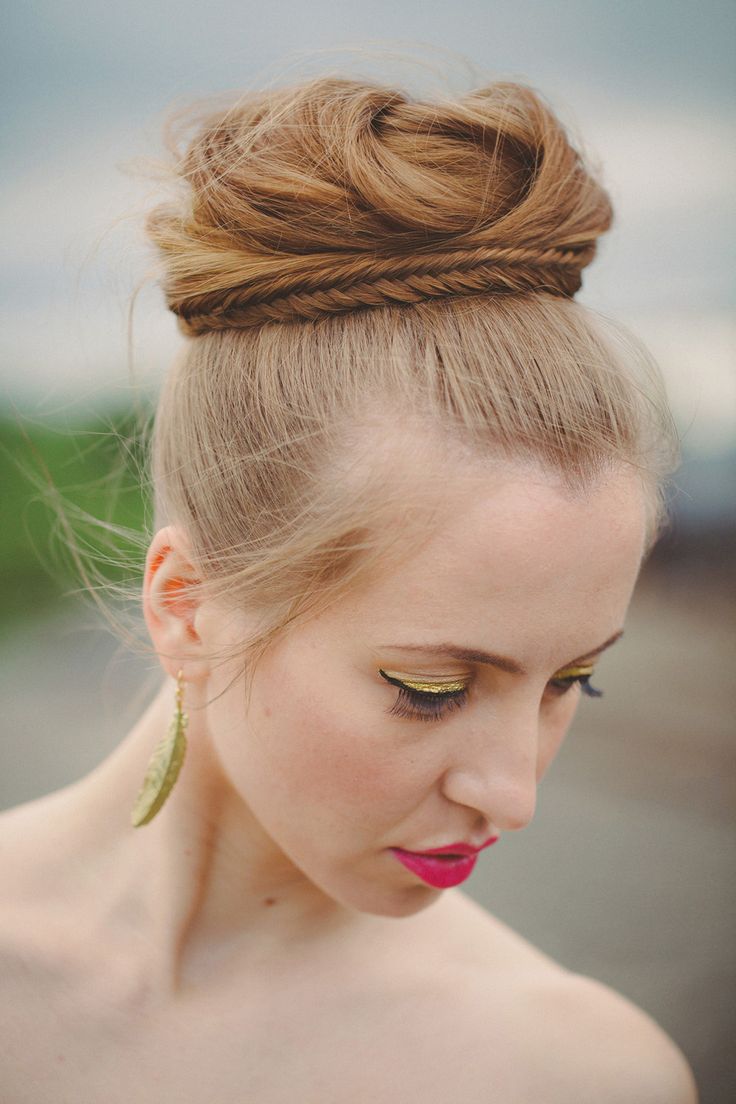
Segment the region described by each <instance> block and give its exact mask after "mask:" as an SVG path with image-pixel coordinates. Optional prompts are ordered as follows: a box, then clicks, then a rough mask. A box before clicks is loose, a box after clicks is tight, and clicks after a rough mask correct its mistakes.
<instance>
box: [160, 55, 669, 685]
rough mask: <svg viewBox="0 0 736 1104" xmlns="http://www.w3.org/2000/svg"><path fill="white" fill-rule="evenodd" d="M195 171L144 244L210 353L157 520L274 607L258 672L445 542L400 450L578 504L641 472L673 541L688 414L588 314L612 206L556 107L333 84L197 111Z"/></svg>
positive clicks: (187, 357)
mask: <svg viewBox="0 0 736 1104" xmlns="http://www.w3.org/2000/svg"><path fill="white" fill-rule="evenodd" d="M172 153H173V169H174V175H175V178H176V181H177V182H178V184H177V192H176V195H175V198H174V200H173V201H171V202H167V203H165V204H163V205H161V206H159V207H157V208H156V209H155V210H153V211H152V212H151V213H150V215H149V218H148V221H147V229H148V233H149V235H150V238H151V240H152V241H153V243H154V244H155V246H156V248H157V250H158V253H159V256H160V258H161V263H162V283H163V287H164V290H165V294H166V298H167V302H168V305H169V307H170V308H171V309H172V310H173V311H174V312H175V313H176V315H177V318H178V322H179V326H180V328H181V330H182V332H183V333H185V334H186V335H188V337H189V338H190V339H191V340H190V341H189V342H188V348H187V349H186V351H185V354H184V356H183V357H182V358H181V359H180V360H179V362H178V363H177V364H176V365H175V367H174V368H173V369H172V370H171V372H170V373H169V376H168V378H167V379H166V381H165V384H164V387H163V390H162V392H161V395H160V398H159V403H158V408H157V411H156V416H155V423H154V430H153V439H152V474H153V486H154V495H155V499H154V510H155V517H154V525H155V528H158V527H160V526H161V525H163V524H166V523H174V524H176V525H178V526H180V527H181V529H182V530H183V532H184V533H185V534H186V536H187V538H188V540H189V543H190V546H191V551H192V555H193V560H194V563H195V565H196V567H197V569H198V571H199V572H200V583H199V585H200V586H201V588H202V594H203V596H206V597H211V598H212V599H214V600H216V601H219V600H223V601H226V602H227V603H228V605H230V606H231V607H233V608H241V609H244V610H259V611H262V612H263V620H262V622H261V624H260V628H259V631H258V633H257V635H256V636H254V637H252V638H251V639H249V641H248V642H247V652H248V654H249V656H250V659H251V660H252V662H253V663H254V664H255V663H257V660H258V658H259V657H260V656H261V655H262V654H263V652H264V651H265V650H266V649H267V648H268V646H269V645H270V643H271V642H272V641H274V640H275V639H276V637H277V636H278V635H279V634H280V633H282V632H284V631H285V630H286V629H287V628H288V627H289V626H290V625H293V624H295V623H296V622H298V621H299V620H300V619H301V618H304V617H308V616H311V615H314V614H315V613H316V612H318V611H319V610H321V609H323V608H325V607H326V605H327V604H329V603H330V602H331V601H332V600H334V599H335V598H336V597H338V596H339V595H340V594H343V593H346V592H347V591H348V590H349V589H350V588H352V587H355V586H356V585H358V584H359V582H360V581H361V580H363V579H367V578H368V577H369V575H370V572H371V570H372V569H374V568H376V567H379V568H380V567H381V566H383V567H385V565H386V563H387V562H388V560H387V556H389V555H390V554H392V552H393V551H396V552H397V553H399V554H401V553H402V551H405V550H406V548H407V547H408V545H407V543H406V540H405V536H406V533H408V532H409V531H411V532H412V533H416V534H421V533H427V532H428V531H429V530H428V528H427V525H428V524H429V521H428V519H431V516H432V494H431V492H430V493H429V494H427V495H425V494H423V493H421V492H420V491H419V490H416V489H411V488H409V489H408V491H407V487H406V485H404V484H402V481H401V479H400V478H399V477H397V474H396V472H397V469H396V467H395V466H394V457H393V453H392V450H391V448H390V447H388V448H386V449H384V450H381V449H377V448H376V447H375V445H376V441H380V440H381V434H382V433H383V435H384V440H383V443H384V444H386V445H388V446H390V445H391V442H392V441H396V442H399V441H400V440H403V439H404V437H405V434H404V432H403V431H404V430H405V429H408V427H409V426H412V427H416V429H417V430H418V431H419V434H418V436H419V437H421V435H422V432H424V433H425V434H426V440H428V441H429V443H430V448H429V449H428V450H427V455H428V456H429V455H430V454H431V455H433V456H436V457H443V456H445V455H450V454H452V452H453V450H455V453H456V454H457V455H461V456H463V457H465V458H467V462H468V464H470V463H471V462H472V458H473V457H474V456H477V457H478V458H483V457H489V458H492V457H494V456H498V455H504V456H508V457H512V458H516V459H529V460H533V461H539V462H542V463H543V464H545V465H546V466H548V467H551V468H552V469H554V470H555V471H556V472H558V473H559V474H560V476H561V478H562V479H563V480H564V481H565V483H566V484H567V485H568V486H569V487H576V486H580V485H581V483H587V481H588V480H590V479H591V478H593V477H594V476H596V475H597V474H599V473H601V472H602V471H604V470H606V469H608V468H610V467H611V466H615V465H618V464H624V465H632V466H634V467H635V468H636V469H637V470H638V471H639V472H640V473H641V477H642V480H643V481H644V483H645V485H646V486H647V488H648V489H649V495H650V501H651V510H650V543H651V542H653V540H654V538H655V536H656V533H657V530H658V527H659V526H660V525H661V522H662V519H663V517H664V510H663V497H662V493H661V488H662V485H663V481H664V479H665V477H666V476H667V475H668V474H669V473H670V472H671V471H672V470H673V467H674V463H675V457H676V441H675V434H674V429H673V425H672V419H671V416H670V413H669V410H668V407H667V403H666V399H665V396H664V391H663V387H662V383H661V380H660V377H659V374H658V370H657V368H656V366H655V365H654V364H653V362H652V360H651V358H650V357H649V355H648V354H647V352H646V350H645V349H644V348H643V347H642V346H641V345H640V344H639V343H638V342H637V341H636V339H635V338H633V337H632V335H630V334H629V333H628V332H626V331H625V330H624V329H623V328H622V327H620V326H618V325H616V324H614V323H612V322H611V321H610V320H608V319H605V318H604V317H603V316H601V315H599V314H596V313H594V312H592V311H591V310H589V309H586V308H584V307H583V306H582V305H581V304H579V303H577V302H575V301H574V300H573V296H574V294H575V292H576V291H577V290H578V289H579V287H580V284H581V272H582V269H583V268H584V267H585V266H586V265H587V264H588V263H589V262H590V261H591V260H592V258H593V256H594V254H595V250H596V242H597V238H598V237H599V235H600V234H602V233H603V232H604V231H605V230H606V229H607V228H608V227H609V225H610V223H611V205H610V202H609V199H608V196H607V194H606V192H605V190H604V189H603V187H602V186H601V184H600V183H599V182H598V180H597V179H596V178H595V175H594V174H593V172H592V170H591V169H590V168H589V167H587V166H586V165H585V163H584V161H583V158H582V155H581V154H580V153H579V152H578V151H577V150H576V149H575V148H574V146H573V144H572V143H571V141H570V139H569V138H568V136H567V134H566V132H565V130H564V128H563V126H562V124H561V123H560V121H559V120H558V119H557V118H556V116H555V114H554V113H553V112H552V110H551V109H550V108H549V107H548V106H547V105H546V104H545V102H544V101H543V99H542V97H541V96H540V95H539V94H538V93H537V92H536V91H534V90H533V89H531V88H530V87H527V86H525V85H522V84H519V83H514V82H506V81H498V82H494V83H490V84H488V85H487V86H485V87H482V88H479V89H477V90H475V91H473V92H470V93H468V94H466V95H464V96H462V97H460V98H456V99H447V100H435V101H433V102H421V101H418V100H416V99H413V98H411V97H410V96H409V95H408V94H406V93H405V92H402V91H401V90H399V89H397V88H395V87H387V86H384V85H381V84H376V83H373V82H370V81H365V80H353V79H347V78H338V77H318V78H315V79H311V80H307V81H304V82H303V83H300V84H298V85H291V86H288V87H285V88H280V89H272V90H269V91H265V92H256V93H250V94H247V95H245V96H242V97H240V98H239V99H238V100H237V101H236V102H234V103H233V104H231V105H229V106H227V107H225V108H220V109H218V110H217V111H212V110H211V109H210V110H209V111H206V112H205V113H204V115H201V114H200V115H199V117H198V119H197V125H196V129H195V131H194V134H193V135H190V136H189V137H188V139H187V140H186V144H185V148H184V149H179V148H177V147H176V145H173V146H172ZM407 439H408V437H407ZM437 462H438V463H439V462H440V460H439V459H438V461H437ZM435 493H436V487H435ZM399 516H403V517H404V518H405V519H407V518H408V520H409V525H408V528H407V529H406V530H405V532H404V535H403V536H401V535H400V534H399V531H398V530H397V527H396V519H397V518H398V517H399Z"/></svg>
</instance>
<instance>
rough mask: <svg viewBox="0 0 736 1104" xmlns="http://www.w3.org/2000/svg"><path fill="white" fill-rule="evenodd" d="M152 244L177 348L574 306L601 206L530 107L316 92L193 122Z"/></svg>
mask: <svg viewBox="0 0 736 1104" xmlns="http://www.w3.org/2000/svg"><path fill="white" fill-rule="evenodd" d="M176 172H177V174H178V176H179V177H180V179H181V181H182V182H183V183H184V185H185V188H184V190H183V192H182V196H181V199H180V201H179V202H178V203H172V204H165V205H162V206H159V207H157V208H156V209H154V210H153V211H152V212H151V214H150V215H149V217H148V222H147V229H148V232H149V234H150V237H151V239H152V241H153V242H154V244H155V246H156V247H157V249H158V250H159V251H160V255H161V257H162V260H163V263H164V270H165V271H164V279H163V285H164V290H165V294H166V298H167V302H168V306H169V308H170V309H171V310H172V311H173V312H174V313H175V314H176V315H177V316H178V319H179V325H180V328H181V329H182V330H183V332H184V333H186V334H188V335H191V336H195V335H198V334H204V333H207V332H210V331H214V330H223V329H245V328H248V327H252V326H258V325H261V324H263V323H266V322H277V321H284V320H297V319H312V320H314V319H317V318H319V317H321V316H324V315H326V314H334V313H339V312H343V311H353V310H358V309H361V308H374V307H380V306H383V305H388V304H390V305H399V304H412V303H416V302H418V301H421V300H427V299H433V298H439V297H445V296H465V295H478V294H482V293H486V292H487V293H500V294H504V293H531V292H536V291H543V292H547V293H549V294H551V295H554V296H560V297H566V298H571V297H572V296H574V294H575V293H576V292H577V291H578V289H579V288H580V286H581V279H582V277H581V273H582V270H583V268H584V267H585V266H586V265H587V264H589V263H590V261H591V260H592V258H593V256H594V254H595V250H596V242H597V239H598V236H599V235H600V234H602V233H603V232H604V231H605V230H606V229H607V228H608V227H609V225H610V223H611V217H612V214H611V205H610V202H609V199H608V196H607V194H606V192H605V190H604V189H603V187H602V186H601V185H600V183H599V182H598V181H597V180H596V179H595V177H594V175H593V174H592V172H591V171H590V170H589V168H587V167H586V165H585V163H584V161H583V159H582V156H581V154H580V153H579V152H578V151H577V150H576V149H575V148H574V146H573V145H572V144H571V142H570V140H569V139H568V136H567V134H566V132H565V129H564V128H563V126H562V124H561V123H560V122H559V120H558V119H557V118H556V116H555V115H554V113H553V112H552V111H551V110H550V109H549V107H547V106H546V104H545V103H544V101H543V99H542V98H541V97H540V95H539V94H538V93H537V92H535V91H534V90H533V89H532V88H530V87H527V86H525V85H522V84H518V83H514V82H507V81H498V82H495V83H491V84H489V85H487V86H486V87H483V88H479V89H477V90H476V91H473V92H470V93H467V94H465V95H464V96H463V97H462V98H461V99H459V100H457V101H450V100H448V101H441V102H431V103H430V102H420V101H417V100H415V99H412V98H410V97H409V96H408V95H406V94H404V93H403V92H401V91H398V90H395V89H392V88H389V87H383V86H378V85H375V84H371V83H366V82H365V81H358V80H352V79H347V78H337V77H321V78H318V79H313V80H310V81H307V82H306V83H303V84H300V85H298V86H290V87H287V88H281V89H275V90H268V91H266V92H263V91H260V92H255V93H249V94H246V95H245V96H244V97H241V98H240V99H239V100H238V101H237V102H236V103H235V104H234V105H232V106H230V107H228V108H225V109H220V110H218V111H216V112H211V113H209V114H208V115H206V116H205V117H204V118H203V119H200V125H199V127H198V129H197V130H196V132H195V133H194V135H193V137H190V138H189V140H188V144H187V146H186V148H185V149H184V151H183V152H180V153H179V154H178V162H177V166H176Z"/></svg>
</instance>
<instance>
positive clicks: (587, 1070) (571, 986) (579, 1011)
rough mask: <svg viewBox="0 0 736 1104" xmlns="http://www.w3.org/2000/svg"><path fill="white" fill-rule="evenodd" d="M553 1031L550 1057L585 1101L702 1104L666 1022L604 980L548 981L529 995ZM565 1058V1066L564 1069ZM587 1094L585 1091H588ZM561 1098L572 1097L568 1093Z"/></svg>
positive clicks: (533, 1009)
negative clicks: (650, 1013) (656, 1017)
mask: <svg viewBox="0 0 736 1104" xmlns="http://www.w3.org/2000/svg"><path fill="white" fill-rule="evenodd" d="M526 1000H527V1002H528V1004H529V1011H530V1013H531V1014H532V1017H533V1019H534V1020H535V1021H536V1022H537V1023H538V1024H540V1025H544V1027H545V1032H544V1035H545V1041H544V1052H543V1053H544V1055H545V1056H546V1057H547V1058H548V1059H549V1068H550V1069H553V1068H557V1069H558V1071H559V1072H558V1076H559V1077H560V1079H561V1081H564V1080H565V1078H566V1077H569V1081H568V1085H567V1090H568V1092H571V1091H572V1090H573V1088H574V1089H575V1091H576V1092H577V1093H579V1094H580V1098H581V1099H590V1100H592V1099H595V1100H597V1101H599V1102H600V1104H632V1102H634V1101H635V1102H636V1104H697V1102H698V1094H697V1089H696V1086H695V1080H694V1078H693V1074H692V1071H691V1069H690V1066H689V1064H688V1062H687V1059H686V1058H685V1056H684V1054H683V1053H682V1051H681V1050H680V1048H679V1047H678V1046H677V1045H676V1043H674V1041H673V1040H672V1039H671V1038H670V1037H669V1036H668V1035H667V1034H666V1033H665V1032H664V1031H663V1030H662V1028H661V1027H660V1026H659V1024H657V1023H656V1021H655V1020H653V1019H652V1018H651V1016H649V1015H648V1014H647V1013H646V1012H644V1011H643V1010H642V1009H641V1008H638V1007H637V1006H636V1005H635V1004H633V1003H632V1002H631V1001H630V1000H628V999H627V998H626V997H624V996H623V995H622V994H620V993H617V992H616V991H615V990H613V989H611V988H610V987H609V986H607V985H604V984H603V983H602V982H599V981H596V980H595V979H593V978H590V977H584V976H582V975H580V974H573V973H568V974H567V975H563V976H560V977H558V978H557V979H554V978H551V977H550V976H547V977H546V978H544V979H540V983H539V985H538V986H536V987H532V989H531V991H529V992H528V993H527V997H526ZM560 1059H562V1063H560ZM583 1090H585V1091H583ZM561 1099H570V1097H569V1096H567V1095H566V1094H564V1093H563V1095H562V1097H561Z"/></svg>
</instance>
